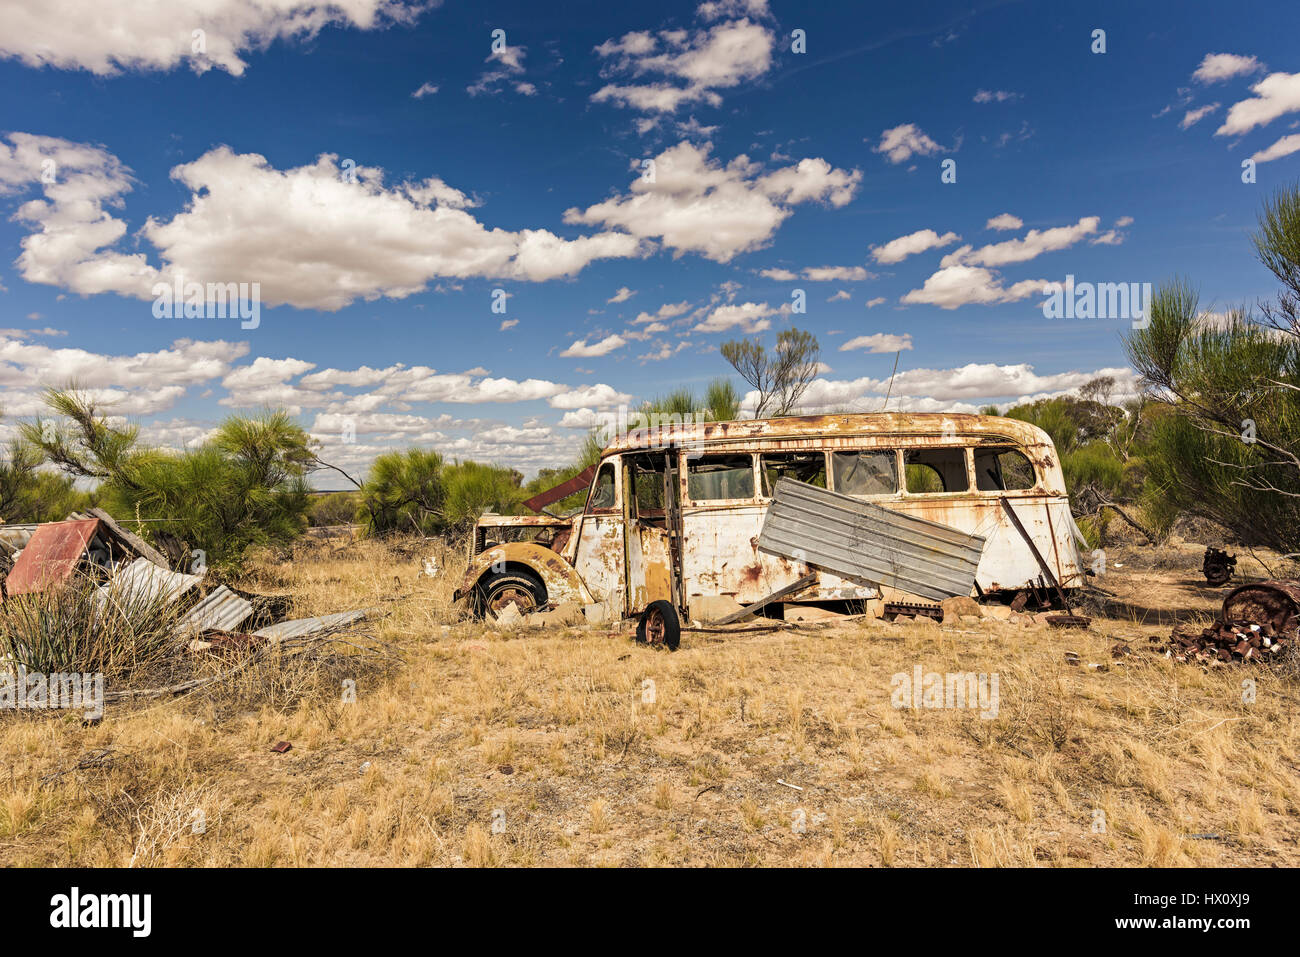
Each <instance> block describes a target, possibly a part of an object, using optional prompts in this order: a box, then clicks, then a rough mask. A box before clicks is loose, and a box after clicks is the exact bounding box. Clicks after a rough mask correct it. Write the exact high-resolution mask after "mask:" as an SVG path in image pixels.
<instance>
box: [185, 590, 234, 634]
mask: <svg viewBox="0 0 1300 957" xmlns="http://www.w3.org/2000/svg"><path fill="white" fill-rule="evenodd" d="M252 613H253V605H252V602H250V601H248V600H247V599H244V598H240V597H239V596H238V595H236V594H235V593H234V592H233V591H231V590H230V589H229V588H227V587H226V586H225V585H222V586H221V587H220V588H217V589H216V590H215V591H213V592H212V594H210V595H208V597H207V598H205V599H203V600H202V601H201V602H199V603H198V604H197V605H195V606H194V607H193V608H191V609H190V610H189V611H188V612H186V613H185V616H184V617H183V618H181V620H180V621H179V622H177V625H176V630H177V631H178V632H179V633H180V634H182V635H185V634H202V633H203V632H205V631H207V630H209V629H211V628H216V629H218V630H220V631H234V630H235V629H236V628H238V627H239V626H240V625H241V624H242V623H243V622H244V620H245V619H247V618H248V616H249V615H251V614H252Z"/></svg>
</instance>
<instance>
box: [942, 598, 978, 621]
mask: <svg viewBox="0 0 1300 957" xmlns="http://www.w3.org/2000/svg"><path fill="white" fill-rule="evenodd" d="M939 607H940V608H942V609H943V620H944V621H949V622H950V621H956V620H957V619H959V618H961V616H962V615H974V616H975V617H976V618H978V617H979V615H980V606H979V603H978V602H977V601H975V599H974V598H967V597H966V596H964V595H961V596H958V597H956V598H945V599H944V600H943V601H941V602H939Z"/></svg>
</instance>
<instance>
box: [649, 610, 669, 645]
mask: <svg viewBox="0 0 1300 957" xmlns="http://www.w3.org/2000/svg"><path fill="white" fill-rule="evenodd" d="M666 631H667V627H666V626H665V624H664V616H663V614H662V613H661V612H660V611H659V610H658V609H657V608H656V609H652V610H651V611H650V612H649V613H648V614H647V615H646V619H645V641H646V644H647V645H662V644H663V643H664V634H665V632H666Z"/></svg>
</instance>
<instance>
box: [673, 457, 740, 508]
mask: <svg viewBox="0 0 1300 957" xmlns="http://www.w3.org/2000/svg"><path fill="white" fill-rule="evenodd" d="M686 489H687V492H688V493H689V495H690V497H691V500H692V501H695V502H707V501H716V500H719V499H735V498H753V497H754V459H753V456H750V455H702V456H700V457H699V458H698V459H696V460H695V461H693V462H689V463H688V465H687V476H686Z"/></svg>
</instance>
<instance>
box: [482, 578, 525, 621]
mask: <svg viewBox="0 0 1300 957" xmlns="http://www.w3.org/2000/svg"><path fill="white" fill-rule="evenodd" d="M507 605H514V606H515V608H516V609H518V611H519V614H521V615H527V614H529V613H530V612H532V611H534V610H535V609H536V606H537V602H536V600H535V599H534V598H533V596H532V594H531V593H530V592H529V591H528V589H526V588H523V587H522V586H519V585H507V586H506V587H505V588H502V589H500V590H499V591H494V592H493V593H492V594H491V595H489V596H488V603H487V607H488V611H489V612H490V613H491V614H492V617H493V618H496V617H497V616H498V615H500V614H501V612H503V611H505V609H506V606H507Z"/></svg>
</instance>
